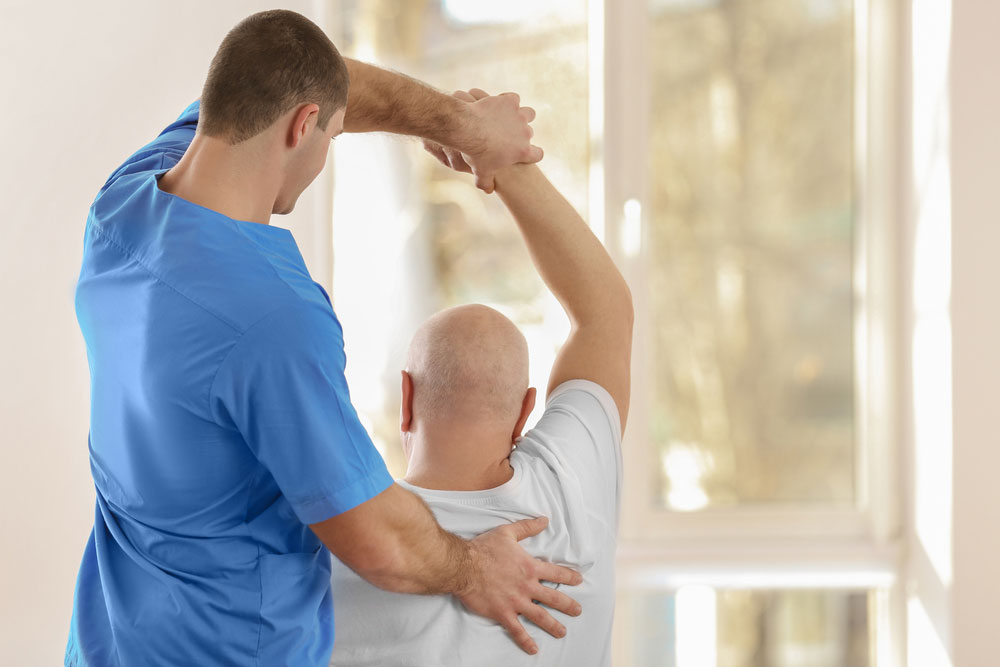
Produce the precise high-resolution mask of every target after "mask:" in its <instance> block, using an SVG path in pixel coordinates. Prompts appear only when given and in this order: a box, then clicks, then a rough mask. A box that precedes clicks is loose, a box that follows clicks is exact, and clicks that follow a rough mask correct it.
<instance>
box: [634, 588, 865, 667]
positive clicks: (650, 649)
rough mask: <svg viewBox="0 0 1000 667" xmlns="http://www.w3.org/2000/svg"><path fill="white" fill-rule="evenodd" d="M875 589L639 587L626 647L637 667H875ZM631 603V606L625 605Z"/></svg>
mask: <svg viewBox="0 0 1000 667" xmlns="http://www.w3.org/2000/svg"><path fill="white" fill-rule="evenodd" d="M873 597H874V592H866V591H856V592H855V591H828V590H820V591H811V590H778V591H761V590H716V589H713V588H709V587H706V586H685V587H683V588H681V589H679V590H677V591H674V592H655V593H653V592H650V593H632V594H630V595H627V596H626V599H625V604H624V605H620V606H619V614H618V617H617V619H616V622H617V623H619V624H621V623H623V622H624V621H625V620H626V618H627V625H625V626H624V627H625V628H626V630H625V631H624V634H623V635H621V638H622V639H624V640H625V642H626V646H624V647H622V651H620V653H624V654H625V655H627V656H628V657H629V661H628V664H630V665H633V666H634V667H695V666H697V667H704V666H712V667H716V666H717V667H843V666H844V665H850V667H869V666H872V667H874V665H875V661H874V658H873V657H872V654H873V652H874V651H873V646H874V643H873V641H874V633H873V632H872V631H871V629H870V628H871V627H872V626H873V625H874V618H872V616H873V614H872V613H871V612H870V609H872V608H874V607H873ZM622 607H624V609H623V608H622Z"/></svg>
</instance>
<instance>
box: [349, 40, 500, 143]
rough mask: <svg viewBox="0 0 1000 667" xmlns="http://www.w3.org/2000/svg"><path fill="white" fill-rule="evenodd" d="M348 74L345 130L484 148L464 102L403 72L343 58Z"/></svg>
mask: <svg viewBox="0 0 1000 667" xmlns="http://www.w3.org/2000/svg"><path fill="white" fill-rule="evenodd" d="M344 62H345V63H346V64H347V71H348V74H349V75H350V78H351V84H350V90H349V94H348V98H347V114H346V116H345V117H344V131H345V132H393V133H395V134H406V135H410V136H415V137H421V138H424V139H430V140H432V141H436V142H438V143H441V144H444V145H446V146H453V147H455V148H458V149H459V150H462V151H465V152H478V151H481V150H483V149H484V148H485V143H486V139H485V137H483V136H480V133H479V132H478V128H477V127H475V125H476V121H475V118H474V117H473V116H472V115H471V114H470V111H469V105H467V104H465V103H463V102H461V101H460V100H457V99H455V98H454V97H452V96H451V95H446V94H444V93H442V92H440V91H438V90H435V89H434V88H431V87H430V86H428V85H427V84H425V83H422V82H420V81H417V80H416V79H413V78H410V77H408V76H406V75H405V74H400V73H398V72H391V71H389V70H385V69H382V68H380V67H375V66H374V65H369V64H367V63H363V62H360V61H357V60H352V59H350V58H344Z"/></svg>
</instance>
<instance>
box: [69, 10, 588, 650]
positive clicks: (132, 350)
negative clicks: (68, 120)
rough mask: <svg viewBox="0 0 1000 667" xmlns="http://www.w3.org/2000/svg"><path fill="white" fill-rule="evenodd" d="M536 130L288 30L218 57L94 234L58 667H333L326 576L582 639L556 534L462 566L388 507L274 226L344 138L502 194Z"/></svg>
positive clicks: (503, 107)
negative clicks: (84, 531)
mask: <svg viewBox="0 0 1000 667" xmlns="http://www.w3.org/2000/svg"><path fill="white" fill-rule="evenodd" d="M349 83H350V86H349ZM130 111H131V109H123V112H130ZM533 117H534V112H533V111H532V110H531V109H529V108H526V107H520V106H519V100H518V98H517V96H516V95H511V94H507V95H500V96H496V97H487V98H484V99H482V100H480V101H478V102H476V103H475V104H466V103H464V102H461V101H459V100H457V99H454V98H452V97H451V96H448V95H445V94H442V93H439V92H437V91H434V90H432V89H430V88H428V87H427V86H424V85H423V84H421V83H419V82H416V81H414V80H412V79H409V78H407V77H404V76H402V75H398V74H394V73H390V72H387V71H384V70H380V69H378V68H375V67H371V66H368V65H364V64H361V63H358V62H354V61H351V60H346V59H342V58H341V56H340V55H339V53H338V52H337V50H336V48H335V47H334V45H333V44H332V43H331V42H330V40H329V39H328V38H327V37H326V35H325V34H324V33H323V32H322V30H320V29H319V28H318V27H317V26H316V25H315V24H313V23H312V22H310V21H309V20H308V19H306V18H304V17H302V16H301V15H299V14H295V13H294V12H288V11H280V10H277V11H268V12H262V13H259V14H255V15H253V16H250V17H249V18H247V19H245V20H244V21H242V22H241V23H239V24H238V25H237V26H236V27H235V28H234V29H233V30H232V31H231V32H230V33H229V34H228V35H227V36H226V38H225V40H224V41H223V42H222V45H221V46H220V47H219V50H218V52H217V53H216V55H215V58H214V59H213V61H212V64H211V67H210V70H209V74H208V77H207V80H206V82H205V86H204V88H203V91H202V97H201V100H200V103H199V102H195V103H194V104H192V105H191V106H189V107H188V108H187V109H185V110H184V112H183V113H182V114H181V116H180V118H178V119H177V121H175V122H174V123H173V124H171V125H170V126H169V127H167V128H166V129H165V130H164V131H163V132H162V133H161V134H160V135H159V137H157V138H156V139H155V140H154V141H152V142H151V143H149V144H148V145H146V146H145V147H143V148H142V149H140V150H139V151H138V152H137V153H135V154H134V155H132V156H131V157H130V158H129V159H128V160H126V161H125V163H124V164H123V165H122V166H121V167H119V168H118V169H117V170H116V171H115V172H114V173H113V174H112V175H111V177H110V178H109V179H108V180H107V182H106V183H105V185H104V187H102V188H101V190H100V192H99V193H98V195H97V197H96V199H95V200H94V203H93V205H92V206H91V209H90V214H89V217H88V220H87V227H86V233H85V237H84V251H83V264H82V268H81V271H80V278H79V282H78V284H77V291H76V311H77V318H78V320H79V324H80V328H81V330H82V332H83V336H84V339H85V341H86V347H87V357H88V362H89V366H90V377H91V420H90V435H89V449H90V463H91V470H92V473H93V477H94V484H95V487H96V491H97V503H96V508H95V514H94V528H93V532H92V533H91V536H90V539H89V541H88V543H87V545H86V548H85V551H84V554H83V561H82V563H81V566H80V572H79V576H78V578H77V584H76V591H75V598H74V606H73V616H72V621H71V628H70V635H69V641H68V644H67V648H66V658H65V664H66V665H71V666H74V667H78V666H79V667H82V666H85V665H86V666H95V667H97V666H99V667H108V666H125V667H133V666H146V665H176V666H184V667H190V666H194V665H197V666H199V667H205V666H211V665H239V666H247V667H249V666H260V667H277V666H280V665H296V666H299V665H302V666H305V665H308V666H310V667H316V666H320V665H323V666H325V665H326V664H327V663H328V661H329V657H330V653H331V650H332V647H333V642H334V625H335V623H334V621H335V619H334V618H333V605H332V595H336V591H331V588H330V552H333V553H334V554H336V555H337V557H338V558H340V559H341V560H342V561H343V562H344V563H346V564H347V565H348V566H349V567H351V568H352V569H354V570H355V571H356V572H358V573H359V574H360V575H361V576H362V577H363V578H365V579H366V580H368V581H369V582H371V583H373V584H375V585H376V586H379V587H381V588H384V589H386V590H391V591H397V592H406V593H422V594H435V593H450V594H453V595H454V596H455V597H456V598H457V600H459V601H460V602H461V604H463V605H465V606H466V607H467V608H468V609H469V610H471V611H473V612H475V613H478V614H480V615H482V616H484V617H486V618H489V619H492V620H493V621H496V622H498V623H500V624H502V625H503V626H504V627H505V628H506V629H507V630H508V631H509V632H510V633H511V635H512V637H513V639H514V640H515V641H516V642H517V643H518V644H519V645H520V646H521V648H522V649H524V650H525V651H527V652H529V653H533V652H535V651H537V647H536V645H535V643H534V641H533V640H532V639H531V637H530V635H529V634H528V633H527V632H526V631H525V629H524V626H523V624H522V621H523V619H527V620H530V621H531V622H533V623H534V624H535V625H537V626H539V627H540V628H542V629H543V630H545V631H547V632H549V633H551V634H553V635H555V636H557V637H561V636H563V635H564V634H565V628H564V627H563V626H562V625H561V624H559V623H558V622H557V621H556V620H555V619H554V618H553V617H552V616H551V615H550V614H549V613H548V612H547V611H546V610H545V608H544V607H543V606H542V605H540V604H535V603H534V602H533V600H537V601H539V602H542V603H544V604H545V605H548V606H549V607H552V608H555V609H558V610H560V611H563V612H565V613H568V614H572V615H576V614H579V613H580V608H579V605H578V604H577V603H576V602H575V601H573V600H572V599H570V598H569V597H568V596H566V595H565V594H564V593H562V592H561V591H559V590H556V589H553V588H551V587H548V586H544V585H542V583H541V581H543V580H545V581H550V582H555V583H558V584H571V585H573V584H577V583H579V582H580V575H579V574H577V573H575V572H573V571H571V570H568V569H565V568H561V567H558V566H556V565H554V564H550V563H546V562H543V561H541V560H536V559H534V558H531V557H530V556H528V555H527V553H526V552H524V551H523V549H522V548H521V546H520V545H519V544H518V541H519V540H521V539H524V538H526V537H530V536H533V535H536V534H539V533H540V532H541V531H543V530H544V529H545V526H546V520H545V519H544V518H530V517H525V520H524V521H518V522H516V523H512V524H507V525H505V526H502V527H500V528H497V529H495V530H493V531H490V532H488V533H484V534H483V535H480V536H479V537H477V538H475V539H473V540H471V541H466V540H463V539H461V538H458V537H456V536H454V535H452V534H450V533H447V532H445V531H444V530H442V529H441V528H440V527H439V526H438V525H437V523H436V522H435V520H434V518H433V516H432V515H431V513H430V512H429V511H428V509H427V508H426V506H425V505H424V504H423V503H422V502H421V501H420V500H419V499H418V498H417V497H416V496H415V495H413V494H411V493H409V492H408V491H405V490H403V489H402V488H401V487H399V486H397V485H395V484H394V483H393V480H392V478H391V477H390V476H389V474H388V472H387V471H386V468H385V465H384V463H383V462H382V459H381V458H380V456H379V455H378V453H377V452H376V450H375V448H374V447H373V446H372V443H371V440H370V439H369V437H368V435H367V434H366V432H365V431H364V429H363V428H362V426H361V425H360V423H359V421H358V417H357V414H356V413H355V410H354V408H353V407H352V406H351V401H350V395H349V393H348V388H347V384H346V381H345V379H344V366H345V363H346V360H345V357H344V349H343V336H342V330H341V326H340V323H339V322H338V320H337V317H336V315H335V314H334V311H333V309H332V306H331V302H330V299H329V297H328V296H327V294H326V293H325V292H324V291H323V289H322V287H320V286H319V285H318V284H317V283H315V282H313V280H312V279H311V278H310V276H309V273H308V271H307V270H306V267H305V264H304V263H303V260H302V256H301V255H300V253H299V250H298V248H297V247H296V244H295V240H294V239H293V237H292V235H291V233H290V232H289V231H288V230H286V229H283V228H281V227H276V226H272V225H270V224H269V222H270V217H271V215H272V214H282V213H288V212H290V211H291V210H292V209H293V207H294V206H295V202H296V199H297V198H298V197H299V195H300V194H301V193H302V191H303V190H304V189H305V188H306V186H308V185H309V183H311V182H312V181H313V179H315V177H316V176H317V175H318V174H319V173H320V171H321V170H322V169H323V166H324V164H325V160H326V156H327V153H328V151H329V145H330V144H329V142H330V140H332V139H333V138H334V137H335V136H336V135H338V134H340V133H341V132H342V131H348V132H366V131H387V132H396V133H400V134H408V135H414V136H419V137H423V138H425V139H427V140H430V141H433V142H437V143H439V144H441V145H444V146H447V147H450V148H451V149H453V150H455V151H460V152H461V153H462V154H463V155H464V156H465V159H466V160H467V161H468V162H469V163H470V165H471V166H472V168H473V170H474V171H475V173H476V177H477V184H478V185H479V187H481V188H482V189H484V190H486V191H491V190H492V189H493V173H494V172H496V171H497V170H498V169H499V168H502V167H504V166H506V165H509V164H513V163H515V162H535V161H537V160H539V159H541V151H540V150H539V149H538V148H535V147H533V146H531V144H530V137H531V130H530V127H529V125H528V123H529V122H530V121H531V120H532V119H533ZM356 224H378V221H377V220H358V221H356ZM348 613H349V612H348ZM484 622H487V621H485V620H484Z"/></svg>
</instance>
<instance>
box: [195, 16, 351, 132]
mask: <svg viewBox="0 0 1000 667" xmlns="http://www.w3.org/2000/svg"><path fill="white" fill-rule="evenodd" d="M348 84H349V79H348V76H347V65H345V64H344V59H343V58H341V57H340V53H339V52H338V51H337V47H335V46H334V45H333V42H331V41H330V38H329V37H327V36H326V34H325V33H324V32H323V31H322V30H321V29H320V28H319V26H317V25H316V24H315V23H313V22H312V21H310V20H309V19H307V18H306V17H304V16H302V15H301V14H297V13H295V12H292V11H287V10H283V9H274V10H270V11H266V12H259V13H257V14H253V15H252V16H248V17H247V18H245V19H243V20H242V21H240V22H239V23H238V24H237V25H236V27H235V28H233V29H232V30H230V31H229V34H228V35H226V38H225V39H224V40H222V44H221V45H219V50H218V51H217V52H216V54H215V57H214V58H212V64H211V66H210V67H209V69H208V78H207V79H206V80H205V87H204V88H203V89H202V93H201V111H200V116H199V120H198V124H199V126H198V131H199V132H202V133H204V134H206V135H208V136H212V137H219V138H222V139H225V140H226V141H228V142H229V143H231V144H238V143H240V142H241V141H245V140H247V139H249V138H251V137H253V136H256V135H258V134H260V133H261V132H263V131H264V130H265V129H267V128H268V127H269V126H270V125H271V124H272V123H274V122H275V121H276V120H278V118H280V117H281V115H282V114H284V113H287V112H288V111H290V110H291V109H293V108H295V107H296V106H297V105H299V104H303V103H308V102H313V103H315V104H318V105H319V119H318V120H319V124H320V126H321V127H323V128H326V126H327V124H328V123H329V122H330V117H331V116H333V114H334V113H335V112H336V111H337V110H338V109H341V108H342V107H344V106H346V105H347V88H348Z"/></svg>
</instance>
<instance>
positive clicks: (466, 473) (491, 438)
mask: <svg viewBox="0 0 1000 667" xmlns="http://www.w3.org/2000/svg"><path fill="white" fill-rule="evenodd" d="M403 438H404V441H405V442H406V443H407V445H406V449H407V450H408V451H409V463H408V465H407V469H406V477H405V478H404V479H405V480H406V481H407V482H409V483H410V484H413V485H414V486H419V487H422V488H425V489H440V490H442V491H482V490H485V489H492V488H495V487H498V486H500V485H501V484H504V483H505V482H507V481H509V480H510V478H511V477H512V476H513V475H514V469H513V468H512V467H511V465H510V452H511V441H510V439H511V436H510V433H509V432H508V433H506V434H504V433H503V431H497V430H494V431H492V432H490V431H489V430H485V429H476V428H456V427H444V426H443V425H442V426H440V427H436V426H435V425H427V424H419V425H416V426H415V428H414V429H413V430H412V431H410V432H408V433H404V434H403Z"/></svg>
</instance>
